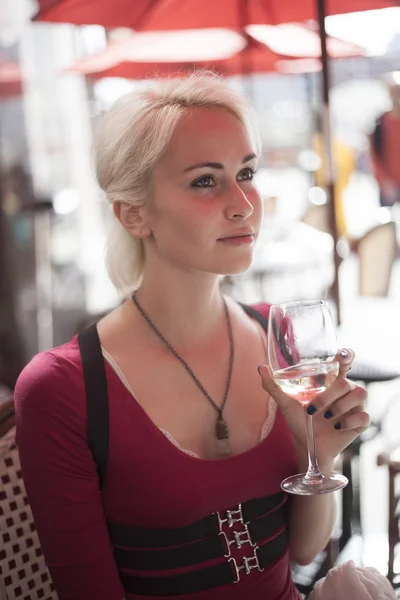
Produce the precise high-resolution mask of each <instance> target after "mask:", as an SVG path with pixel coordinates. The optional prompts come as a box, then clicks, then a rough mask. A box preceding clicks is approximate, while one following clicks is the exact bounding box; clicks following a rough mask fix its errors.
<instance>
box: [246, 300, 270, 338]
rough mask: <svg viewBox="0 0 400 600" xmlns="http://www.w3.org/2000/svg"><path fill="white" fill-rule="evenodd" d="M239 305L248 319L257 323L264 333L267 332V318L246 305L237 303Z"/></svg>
mask: <svg viewBox="0 0 400 600" xmlns="http://www.w3.org/2000/svg"><path fill="white" fill-rule="evenodd" d="M239 304H240V306H241V307H242V308H243V310H244V312H245V313H246V314H247V315H248V316H249V317H251V318H252V319H254V320H255V321H257V322H258V323H259V324H260V325H261V327H262V328H263V329H264V330H265V331H268V319H267V317H264V315H262V314H261V313H260V312H258V310H256V309H255V308H253V307H252V306H248V305H247V304H242V303H240V302H239Z"/></svg>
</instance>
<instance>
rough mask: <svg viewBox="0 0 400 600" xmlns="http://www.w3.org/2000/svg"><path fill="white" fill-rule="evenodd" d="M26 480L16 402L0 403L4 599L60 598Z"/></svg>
mask: <svg viewBox="0 0 400 600" xmlns="http://www.w3.org/2000/svg"><path fill="white" fill-rule="evenodd" d="M57 599H58V596H57V594H56V592H55V591H54V586H53V583H52V581H51V577H50V573H49V571H48V569H47V566H46V563H45V560H44V557H43V553H42V549H41V547H40V542H39V538H38V535H37V532H36V527H35V523H34V521H33V516H32V512H31V509H30V506H29V503H28V499H27V496H26V492H25V487H24V482H23V480H22V474H21V466H20V462H19V455H18V449H17V445H16V442H15V415H14V407H13V401H12V400H10V401H7V402H5V403H4V404H2V405H1V406H0V600H57Z"/></svg>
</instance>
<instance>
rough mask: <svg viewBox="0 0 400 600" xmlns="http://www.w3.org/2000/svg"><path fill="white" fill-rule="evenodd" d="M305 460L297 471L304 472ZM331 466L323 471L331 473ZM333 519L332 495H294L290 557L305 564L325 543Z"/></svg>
mask: <svg viewBox="0 0 400 600" xmlns="http://www.w3.org/2000/svg"><path fill="white" fill-rule="evenodd" d="M307 466H308V464H307V459H306V460H304V459H302V460H301V461H300V464H299V472H300V473H305V472H306V471H307ZM333 470H334V468H333V463H332V464H331V465H324V466H323V467H322V468H321V471H322V472H326V473H331V472H332V471H333ZM335 520H336V501H335V497H334V494H318V495H316V496H293V498H292V499H291V508H290V517H289V532H290V556H291V558H292V559H293V560H294V561H296V562H297V563H298V564H299V565H308V564H309V563H311V562H312V561H313V560H314V558H315V557H316V556H317V554H318V553H319V552H321V550H323V549H324V548H325V546H326V545H327V544H328V542H329V539H330V537H331V534H332V530H333V527H334V525H335Z"/></svg>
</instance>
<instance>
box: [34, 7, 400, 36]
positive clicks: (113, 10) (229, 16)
mask: <svg viewBox="0 0 400 600" xmlns="http://www.w3.org/2000/svg"><path fill="white" fill-rule="evenodd" d="M38 5H39V12H38V14H37V15H36V17H35V19H36V20H40V21H55V22H59V23H75V24H77V25H85V24H93V23H95V24H98V25H103V26H104V27H108V28H111V27H132V28H133V29H143V30H153V31H157V30H164V31H165V30H180V29H198V28H203V27H226V28H229V29H241V28H242V26H243V14H244V13H246V15H247V24H264V23H268V24H271V25H278V24H279V23H291V22H301V21H306V20H309V19H317V15H318V13H317V8H316V6H315V0H301V1H300V0H285V1H282V0H224V1H223V2H217V1H216V0H134V1H132V0H38ZM398 5H399V3H398V2H396V0H327V2H326V8H325V11H326V14H328V15H333V14H342V13H349V12H357V11H364V10H372V9H376V8H386V7H390V6H398Z"/></svg>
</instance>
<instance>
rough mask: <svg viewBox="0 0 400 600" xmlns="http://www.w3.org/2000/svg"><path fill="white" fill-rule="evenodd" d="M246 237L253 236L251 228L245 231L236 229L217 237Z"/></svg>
mask: <svg viewBox="0 0 400 600" xmlns="http://www.w3.org/2000/svg"><path fill="white" fill-rule="evenodd" d="M247 237H254V231H252V230H251V229H248V230H246V231H243V230H240V231H236V232H235V233H232V234H231V235H226V236H224V237H222V238H219V239H220V240H234V239H237V238H247Z"/></svg>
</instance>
